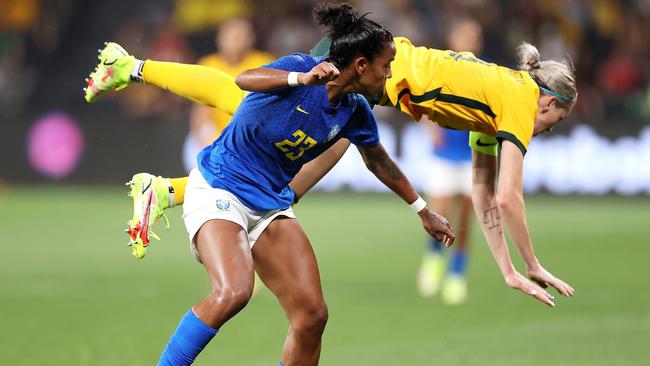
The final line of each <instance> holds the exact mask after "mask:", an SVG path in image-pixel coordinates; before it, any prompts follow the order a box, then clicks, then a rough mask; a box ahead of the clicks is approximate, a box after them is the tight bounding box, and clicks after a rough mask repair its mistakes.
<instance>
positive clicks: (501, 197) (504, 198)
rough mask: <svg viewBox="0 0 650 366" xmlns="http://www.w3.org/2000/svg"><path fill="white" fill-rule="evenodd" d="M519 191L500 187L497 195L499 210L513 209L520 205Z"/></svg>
mask: <svg viewBox="0 0 650 366" xmlns="http://www.w3.org/2000/svg"><path fill="white" fill-rule="evenodd" d="M518 201H519V197H518V194H517V192H515V191H512V190H507V189H500V190H499V192H498V193H497V196H496V203H497V207H498V208H499V211H501V212H506V211H512V210H514V209H515V208H516V207H517V206H518V205H519V202H518Z"/></svg>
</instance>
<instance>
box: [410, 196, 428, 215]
mask: <svg viewBox="0 0 650 366" xmlns="http://www.w3.org/2000/svg"><path fill="white" fill-rule="evenodd" d="M409 206H410V207H411V209H412V210H413V211H415V212H416V213H418V212H420V211H422V209H424V208H425V207H427V201H425V200H423V199H422V197H420V196H418V199H416V200H415V202H413V203H411V204H410V205H409Z"/></svg>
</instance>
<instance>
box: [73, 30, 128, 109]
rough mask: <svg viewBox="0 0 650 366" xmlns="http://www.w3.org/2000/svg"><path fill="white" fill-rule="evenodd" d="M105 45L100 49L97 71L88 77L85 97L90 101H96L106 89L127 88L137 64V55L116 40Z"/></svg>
mask: <svg viewBox="0 0 650 366" xmlns="http://www.w3.org/2000/svg"><path fill="white" fill-rule="evenodd" d="M104 45H105V47H104V49H101V50H98V51H99V56H97V58H99V63H98V64H97V67H95V71H93V72H92V73H90V76H89V77H88V78H87V79H86V84H87V86H86V87H85V88H84V92H85V93H86V94H85V96H84V98H85V99H86V101H87V102H88V103H94V102H95V101H96V100H97V99H99V97H100V96H101V95H102V94H103V93H105V92H106V91H110V90H120V89H123V88H126V86H127V85H129V81H130V80H131V70H133V67H134V66H135V62H136V59H135V57H133V56H131V55H129V53H128V52H126V50H124V48H122V46H120V45H119V44H117V43H114V42H104Z"/></svg>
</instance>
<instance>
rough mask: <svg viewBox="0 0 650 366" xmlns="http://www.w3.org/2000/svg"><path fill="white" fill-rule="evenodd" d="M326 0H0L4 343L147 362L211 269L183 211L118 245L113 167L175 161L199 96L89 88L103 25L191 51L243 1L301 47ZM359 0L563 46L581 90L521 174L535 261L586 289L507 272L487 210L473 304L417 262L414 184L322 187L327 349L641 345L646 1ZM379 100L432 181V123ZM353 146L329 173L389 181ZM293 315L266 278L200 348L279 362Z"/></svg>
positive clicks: (25, 355) (166, 165)
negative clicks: (89, 100) (141, 243)
mask: <svg viewBox="0 0 650 366" xmlns="http://www.w3.org/2000/svg"><path fill="white" fill-rule="evenodd" d="M315 3H316V2H315V1H299V0H294V1H270V0H262V1H237V0H232V1H228V0H226V1H208V0H178V1H153V0H145V1H137V2H136V1H106V2H96V1H90V0H62V1H47V0H42V1H39V0H3V1H0V167H1V169H0V303H1V304H0V324H2V325H3V326H2V328H3V330H4V332H2V334H0V363H1V364H12V365H47V364H52V365H61V364H69V365H72V364H79V365H91V364H92V365H115V364H122V365H127V364H133V365H141V364H150V363H151V360H153V359H155V358H156V356H157V354H158V352H159V351H160V349H161V347H162V345H163V344H164V341H165V339H166V338H167V336H168V335H169V334H170V332H171V330H172V329H173V327H174V326H175V321H176V319H177V318H178V316H179V315H180V314H182V313H183V312H184V311H185V310H186V309H187V306H188V305H189V304H191V303H192V301H193V300H194V299H196V298H198V296H200V295H201V294H202V293H203V292H204V291H205V289H206V287H207V281H205V279H204V275H203V273H202V269H201V268H200V266H197V265H194V264H193V263H192V260H191V258H190V256H189V255H188V253H187V248H186V246H185V238H184V229H183V225H182V223H181V221H180V218H179V216H180V214H179V210H175V211H173V212H172V213H171V217H170V219H171V221H172V229H171V230H170V231H166V232H163V233H161V234H162V235H163V241H162V242H160V243H154V244H155V245H156V247H155V248H153V250H152V251H151V253H150V256H149V257H148V258H146V259H145V260H144V261H142V262H140V263H136V262H135V260H132V259H131V258H129V255H128V251H127V248H126V246H124V247H122V242H126V240H125V238H126V236H124V235H123V234H122V233H121V229H122V225H123V223H124V221H125V220H126V219H127V217H128V216H129V215H130V213H129V210H130V204H129V202H128V201H127V199H126V197H125V194H124V193H125V192H124V191H122V190H120V188H119V187H118V185H119V184H120V183H121V182H124V181H125V180H126V179H127V178H128V177H129V176H130V175H131V174H133V173H134V172H138V171H149V172H155V173H157V174H161V175H166V176H180V175H183V173H184V169H183V164H182V157H181V151H182V149H183V147H182V146H183V141H184V139H185V136H186V135H187V133H188V123H187V121H188V118H189V117H188V114H189V112H188V111H189V108H190V105H189V104H188V103H186V102H183V101H181V100H179V99H177V98H174V97H171V96H168V95H164V94H160V93H148V92H142V90H144V88H139V89H138V88H133V87H131V88H129V89H127V90H125V91H124V92H123V93H120V94H118V95H116V96H114V97H108V98H105V99H104V100H101V101H100V102H98V103H96V104H95V105H88V104H86V103H85V102H83V100H82V91H81V88H82V87H83V86H84V85H83V84H84V83H83V78H84V77H85V76H86V75H87V74H88V72H89V71H90V69H91V67H92V65H93V63H94V62H95V56H96V49H97V48H98V47H101V44H102V42H103V41H105V40H116V41H118V42H120V43H122V44H123V45H124V46H125V47H126V48H127V49H128V50H130V51H132V52H133V53H135V54H136V55H138V56H143V57H150V58H155V59H159V60H169V61H182V62H194V61H196V60H197V59H198V58H199V57H200V56H202V55H205V54H207V53H210V52H213V51H214V47H215V46H214V42H213V38H214V32H215V30H216V29H217V27H218V25H219V24H220V23H221V22H222V21H223V20H224V19H227V18H229V17H232V16H247V17H250V18H251V19H252V20H253V23H254V25H255V30H256V35H257V44H256V47H257V48H258V49H261V50H264V51H267V52H270V53H272V54H274V55H278V56H279V55H283V54H286V53H290V52H293V51H303V52H307V51H308V50H309V49H310V48H311V47H312V46H313V45H314V44H315V43H316V42H317V41H318V39H319V38H320V37H321V31H320V30H319V29H318V28H317V27H315V26H314V25H313V23H312V21H311V17H310V13H311V9H312V7H313V5H314V4H315ZM352 3H353V4H355V5H356V6H357V7H358V8H359V9H360V10H361V11H363V12H366V11H368V12H372V13H373V14H372V17H374V18H375V19H376V20H378V21H379V22H380V23H382V24H384V25H385V26H386V27H387V28H388V29H390V30H391V31H392V32H393V34H395V35H405V36H408V37H410V38H411V39H412V40H413V42H414V43H415V44H422V45H428V46H430V47H440V48H443V47H445V45H444V38H445V32H446V27H447V25H448V24H449V21H450V20H452V19H453V18H455V17H458V16H460V15H463V16H470V17H473V18H475V19H477V20H478V21H479V22H480V23H481V25H482V26H483V31H484V40H485V44H484V52H483V57H485V58H486V59H488V60H490V61H492V62H497V63H500V64H504V65H509V66H513V65H514V62H515V61H514V58H513V56H514V52H513V50H514V48H515V47H516V45H517V44H518V43H519V42H520V41H522V40H527V41H530V42H531V43H533V44H535V45H537V46H538V47H539V48H540V51H541V53H542V57H543V58H561V57H563V56H565V55H570V56H571V58H572V60H573V62H574V63H575V65H576V68H577V71H578V88H579V91H580V96H579V100H578V104H577V106H576V108H575V109H574V111H573V113H572V114H571V116H570V117H569V118H568V119H567V120H566V121H563V122H562V124H561V125H560V126H559V128H557V129H556V131H554V133H553V134H552V135H549V136H548V137H546V136H545V137H542V138H540V139H537V141H534V142H533V144H532V145H531V148H530V152H529V154H528V156H527V162H526V164H527V166H526V189H527V191H528V192H539V193H538V194H534V195H530V196H529V198H528V200H527V203H528V216H529V225H530V228H531V231H532V233H533V238H534V242H535V243H536V248H537V250H538V254H539V256H540V258H541V259H542V263H545V264H547V265H548V267H549V268H550V269H552V270H553V271H554V272H557V274H558V275H559V276H560V277H563V278H564V279H566V280H567V281H569V282H570V283H571V284H572V285H573V286H574V287H575V288H576V289H577V297H576V298H575V299H571V300H560V301H559V306H558V308H557V309H554V310H552V311H550V310H549V309H546V308H543V307H541V306H540V305H538V304H535V303H533V301H532V300H530V299H528V298H525V297H524V296H521V295H520V294H516V293H514V292H512V291H510V290H508V289H507V288H506V287H505V286H504V285H503V283H502V281H501V279H500V277H499V275H498V273H497V271H496V267H495V266H494V264H493V260H492V258H491V257H490V254H489V252H488V251H487V249H486V247H485V245H484V243H483V240H482V237H481V236H480V233H479V232H478V231H477V230H476V229H475V230H474V233H473V234H474V235H473V238H474V239H473V245H474V252H473V257H472V259H471V264H470V300H469V302H468V304H466V305H464V306H461V307H458V308H448V307H444V306H442V305H441V304H440V303H439V301H435V300H434V301H432V300H423V299H420V298H418V297H417V295H416V293H415V290H414V287H415V286H414V277H415V272H416V269H417V265H418V261H419V255H420V253H421V249H422V241H423V240H424V239H423V235H422V232H421V229H419V228H418V225H417V222H415V220H414V219H413V217H412V215H411V214H410V213H409V212H408V210H407V209H404V207H403V206H404V205H403V204H401V203H400V202H399V201H398V200H396V199H395V198H393V197H391V196H388V195H385V194H378V193H365V194H363V195H355V194H353V193H351V192H347V191H346V192H340V193H317V194H313V195H311V198H306V199H305V200H304V201H303V202H302V203H301V205H299V207H298V208H297V210H298V214H299V215H300V217H301V221H302V222H303V225H304V226H305V228H306V231H307V232H308V234H309V235H310V237H311V239H312V241H313V243H314V247H315V249H316V252H317V255H318V258H319V262H320V264H321V270H322V275H323V283H324V288H325V293H326V296H327V298H328V300H329V305H330V313H331V320H330V323H329V325H328V329H327V330H326V334H325V341H324V342H325V343H324V351H323V358H322V360H323V362H322V363H323V364H328V365H329V364H350V363H356V364H359V365H365V364H368V365H370V364H372V365H376V364H390V365H398V364H412V365H434V364H444V365H492V364H499V365H540V364H546V363H549V362H552V363H554V364H559V365H612V364H614V365H643V364H647V362H648V361H647V360H648V359H650V355H649V354H648V351H647V347H646V346H645V345H644V344H645V343H647V339H648V337H649V336H650V310H649V307H648V304H650V297H648V294H647V293H648V290H650V282H649V281H648V279H647V278H648V276H647V275H646V274H645V271H644V269H645V268H646V267H647V265H646V264H645V258H646V257H647V256H648V255H649V254H650V249H648V244H650V242H649V240H650V239H648V237H649V236H650V228H649V226H648V224H649V223H650V210H649V207H650V199H649V198H648V194H650V82H649V80H650V42H649V41H648V40H649V39H650V27H649V26H648V24H649V20H650V1H647V0H633V1H632V0H628V1H623V0H594V1H584V0H583V1H560V0H550V1H497V0H462V1H424V0H410V1H408V0H392V1H370V0H367V1H353V2H352ZM131 89H133V90H131ZM377 113H378V118H379V119H380V120H381V123H382V139H383V140H384V142H385V144H386V145H387V147H388V148H389V150H391V152H392V153H393V154H394V155H395V156H397V157H398V158H399V160H400V163H401V165H402V166H403V167H404V169H405V170H406V171H407V173H408V175H409V176H411V177H412V178H413V179H414V180H415V181H416V182H417V183H418V184H419V185H420V186H422V185H424V184H425V183H426V175H424V174H423V172H422V169H418V167H419V166H421V161H420V160H419V159H420V157H421V156H422V154H423V152H425V153H426V150H427V149H428V147H427V145H426V144H422V143H414V142H413V141H414V138H415V136H416V135H418V133H420V131H419V130H417V127H416V125H414V124H412V123H411V122H409V121H407V120H406V119H405V118H404V117H403V116H401V115H399V114H397V113H396V112H392V111H389V110H388V109H386V108H383V109H382V108H377ZM43 121H46V122H49V123H45V124H43V123H42V122H43ZM38 122H41V124H39V123H38ZM44 125H45V126H49V128H50V129H49V130H48V128H45V127H42V126H44ZM35 126H41V128H40V129H39V128H36V127H35ZM52 126H54V127H52ZM354 154H355V153H354V152H352V153H350V155H349V156H347V157H346V160H345V162H343V164H341V166H339V167H337V168H336V171H335V172H333V174H332V175H330V176H328V177H327V178H326V179H325V181H324V182H323V183H322V184H321V185H320V188H321V189H322V190H325V191H337V192H338V191H339V190H340V189H342V188H352V189H353V190H360V191H377V190H380V187H379V185H378V184H377V182H376V181H375V179H374V178H373V177H371V176H369V175H367V174H365V173H364V174H359V173H358V172H359V171H363V168H361V165H360V162H359V159H358V158H357V157H356V156H355V155H354ZM62 162H67V164H63V163H62ZM576 193H578V194H579V195H575V194H576ZM555 194H562V196H559V197H558V196H556V195H555ZM566 194H573V195H570V196H567V195H566ZM159 231H160V230H159ZM285 326H286V325H285V322H284V320H283V318H282V314H281V312H280V310H279V307H278V306H277V304H276V303H275V301H274V300H273V298H272V296H271V295H270V294H268V293H265V292H263V293H262V294H261V295H260V296H259V297H258V298H256V299H255V300H253V302H252V304H251V305H250V306H249V308H247V309H246V310H245V312H244V313H243V314H242V315H241V317H238V318H237V319H236V321H234V322H233V324H232V325H229V326H228V330H227V332H226V331H225V332H223V333H224V334H222V335H220V336H219V337H218V338H217V339H215V341H213V344H211V345H210V346H209V347H208V348H209V350H208V351H206V352H205V354H203V355H202V356H200V358H199V362H198V364H214V363H215V362H217V361H219V362H221V363H223V364H230V365H267V364H274V363H273V361H274V360H276V359H277V357H278V353H279V349H280V347H281V340H282V338H283V335H284V331H285Z"/></svg>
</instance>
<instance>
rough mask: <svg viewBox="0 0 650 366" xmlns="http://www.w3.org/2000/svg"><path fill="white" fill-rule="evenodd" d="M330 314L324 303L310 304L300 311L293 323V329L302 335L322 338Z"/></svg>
mask: <svg viewBox="0 0 650 366" xmlns="http://www.w3.org/2000/svg"><path fill="white" fill-rule="evenodd" d="M328 317H329V312H328V310H327V304H325V302H324V301H322V302H318V303H315V304H310V305H309V306H306V307H305V308H304V309H302V310H301V311H300V314H299V315H298V316H296V317H295V319H294V321H292V322H291V327H292V328H293V329H294V330H295V331H297V332H299V333H302V334H309V335H316V336H320V335H321V334H322V333H323V331H324V330H325V325H326V324H327V319H328Z"/></svg>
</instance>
